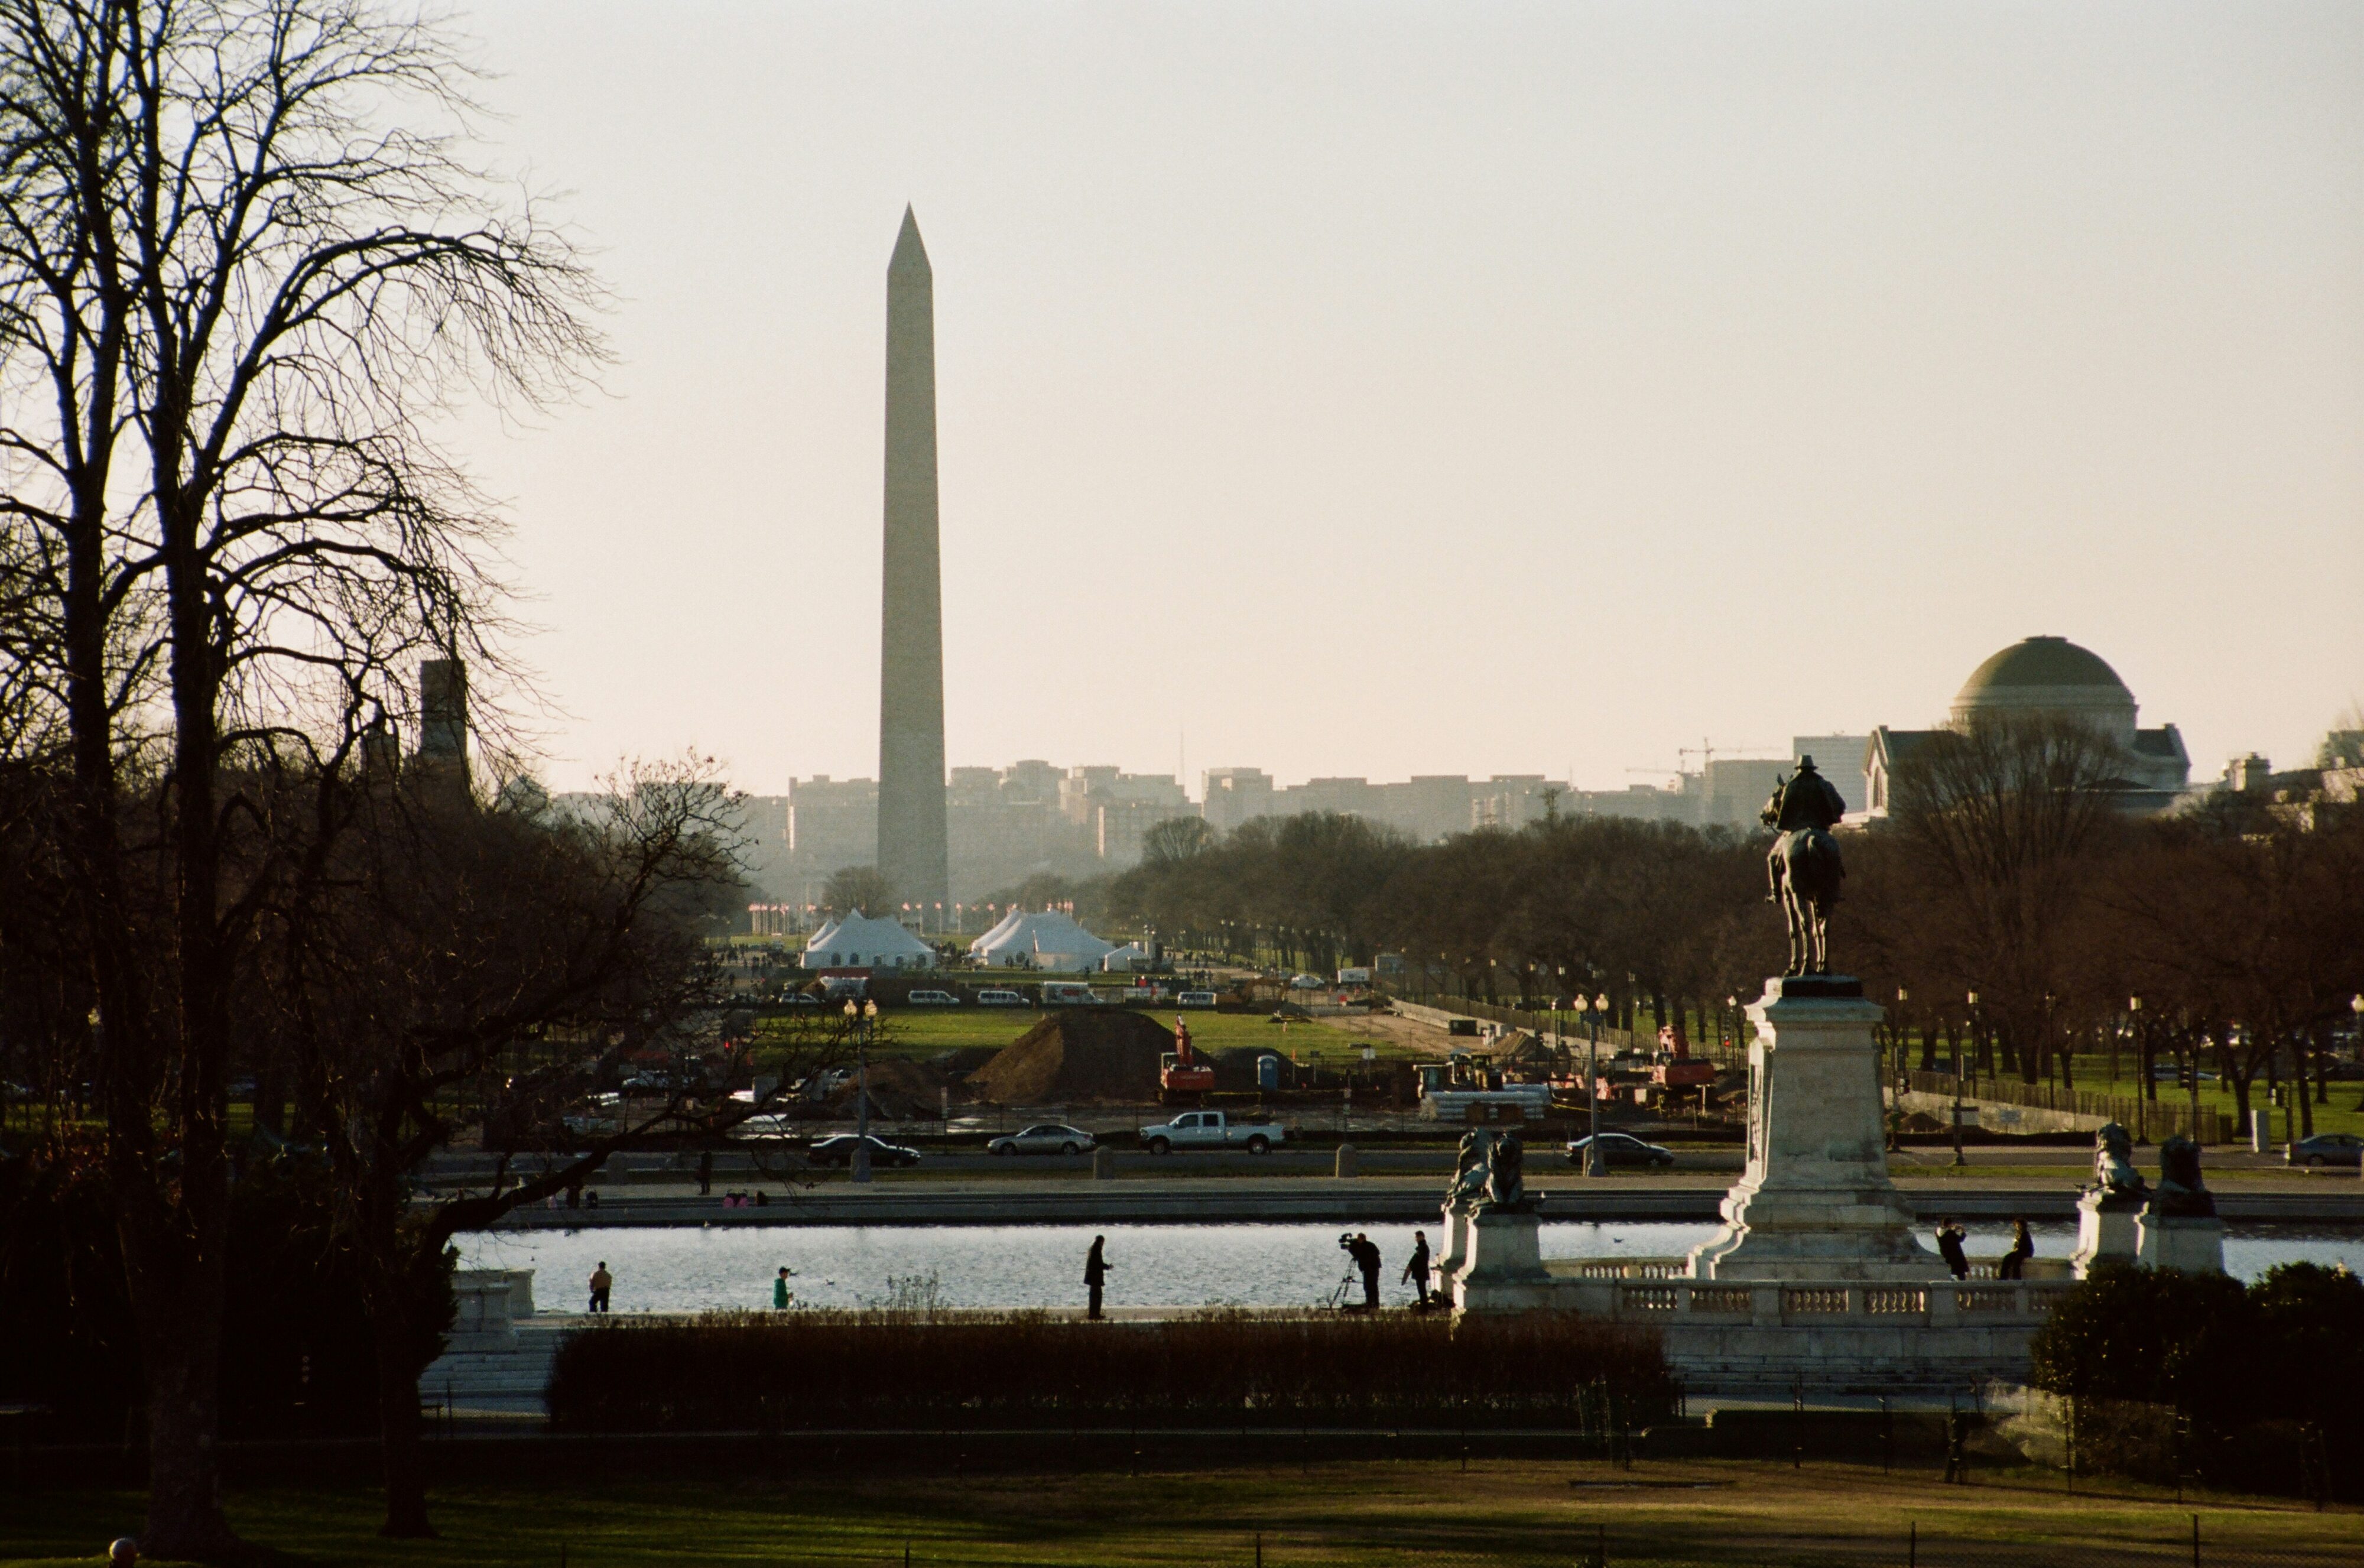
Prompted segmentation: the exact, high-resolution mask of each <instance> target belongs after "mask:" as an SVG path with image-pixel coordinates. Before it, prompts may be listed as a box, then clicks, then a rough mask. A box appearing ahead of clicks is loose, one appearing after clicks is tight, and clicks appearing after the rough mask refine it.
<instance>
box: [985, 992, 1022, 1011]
mask: <svg viewBox="0 0 2364 1568" xmlns="http://www.w3.org/2000/svg"><path fill="white" fill-rule="evenodd" d="M976 1005H977V1006H980V1007H1022V1006H1025V1005H1026V997H1025V995H1023V994H1022V993H1020V992H1017V991H980V992H978V993H977V994H976Z"/></svg>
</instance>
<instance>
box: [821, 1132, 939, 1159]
mask: <svg viewBox="0 0 2364 1568" xmlns="http://www.w3.org/2000/svg"><path fill="white" fill-rule="evenodd" d="M861 1141H862V1140H861V1139H860V1138H858V1137H856V1136H855V1135H854V1134H853V1133H851V1132H833V1133H831V1134H830V1135H829V1136H828V1137H827V1138H822V1139H817V1140H814V1143H813V1146H812V1147H811V1148H809V1149H808V1150H806V1151H805V1162H806V1163H808V1164H811V1165H839V1166H848V1165H852V1164H853V1146H854V1145H855V1144H857V1143H859V1142H861ZM870 1162H871V1163H872V1164H874V1165H887V1166H897V1165H905V1166H908V1165H916V1164H918V1163H919V1162H920V1151H918V1150H916V1149H907V1148H905V1147H904V1146H903V1145H902V1144H899V1143H889V1142H887V1140H885V1139H883V1138H879V1137H876V1136H875V1135H874V1136H873V1137H872V1138H871V1140H870Z"/></svg>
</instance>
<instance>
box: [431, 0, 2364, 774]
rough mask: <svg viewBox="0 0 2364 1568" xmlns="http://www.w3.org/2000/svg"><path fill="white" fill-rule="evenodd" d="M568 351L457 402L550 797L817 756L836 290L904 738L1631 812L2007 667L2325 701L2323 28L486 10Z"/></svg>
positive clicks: (851, 691)
mask: <svg viewBox="0 0 2364 1568" xmlns="http://www.w3.org/2000/svg"><path fill="white" fill-rule="evenodd" d="M458 15H459V17H460V18H461V21H462V24H463V27H464V28H465V30H466V31H467V32H468V33H469V34H471V35H472V36H473V38H474V39H475V40H476V48H475V53H476V56H477V58H479V59H480V60H481V61H483V62H484V63H485V66H486V67H487V68H488V69H489V70H490V71H491V72H494V73H495V79H493V80H491V81H489V82H488V83H485V86H484V88H483V90H482V91H483V95H484V96H485V99H486V100H487V101H488V102H489V103H490V104H491V106H493V107H494V108H495V109H496V110H497V111H498V113H499V116H500V118H499V119H497V120H496V121H495V122H493V123H492V124H490V125H489V126H488V128H487V130H486V142H487V156H488V157H489V158H490V159H491V160H492V161H496V162H498V163H499V164H501V165H502V166H503V167H504V168H507V169H509V170H512V171H515V172H518V174H519V177H520V178H521V179H523V180H524V181H525V182H527V183H530V185H531V186H532V187H533V188H535V189H538V190H541V191H545V192H550V193H554V194H555V200H554V205H553V207H552V210H553V211H554V212H555V213H556V214H557V215H558V216H560V217H563V219H564V220H565V221H566V223H567V224H568V225H570V226H571V228H572V229H573V231H574V234H575V235H576V236H577V238H578V239H580V240H581V241H582V242H583V243H585V245H586V246H587V247H589V248H590V250H592V252H593V257H594V261H595V263H596V265H597V270H598V272H599V275H600V277H601V279H602V281H603V282H604V283H605V284H606V285H607V286H608V289H609V290H610V291H611V292H612V295H613V304H612V306H611V308H610V310H609V311H608V314H607V316H606V317H604V321H603V324H604V326H605V328H606V330H607V332H608V337H609V343H610V347H611V348H612V350H613V351H614V354H615V362H614V363H613V364H612V365H611V366H610V367H609V368H608V370H607V371H606V372H605V373H603V374H602V376H601V383H600V386H599V388H598V389H597V392H596V393H593V394H591V395H586V396H585V398H583V399H582V400H580V401H579V402H577V403H576V404H574V405H573V406H563V407H560V408H557V409H554V410H552V411H550V412H549V413H548V414H546V415H545V416H543V417H540V418H538V419H535V420H533V421H530V422H529V423H526V424H523V425H517V424H503V423H499V422H496V421H494V420H491V419H489V418H473V417H472V418H467V419H465V420H463V423H462V424H461V426H460V427H459V428H458V429H457V430H456V431H455V432H454V441H455V445H456V446H457V448H458V450H460V452H461V453H462V455H463V458H464V459H465V461H466V462H468V463H469V464H470V465H471V467H472V468H473V469H474V472H475V473H477V474H478V475H480V476H481V478H482V479H483V481H484V482H485V485H486V486H487V487H488V488H489V489H490V490H491V491H492V492H494V493H495V494H496V495H500V496H501V497H502V498H503V499H504V501H505V503H506V506H507V515H508V517H509V518H510V520H511V522H512V524H513V526H514V530H515V531H514V535H513V537H512V539H511V540H510V544H509V573H510V576H511V577H512V579H513V580H514V581H515V582H517V583H518V584H519V586H520V588H521V589H522V590H523V591H524V596H523V597H522V599H521V600H520V602H519V605H518V606H517V609H518V613H519V615H520V617H522V618H523V619H524V620H526V621H528V622H530V623H531V625H532V626H533V627H534V628H535V630H534V632H533V634H532V635H531V636H530V637H528V638H526V639H524V640H523V641H522V642H521V643H520V644H519V653H520V654H521V655H522V657H523V659H524V660H525V661H526V662H528V663H529V664H530V666H531V667H532V668H533V669H534V670H535V671H536V672H537V673H538V681H539V690H540V692H541V695H542V696H543V698H544V699H545V700H546V702H547V703H548V705H549V706H548V709H547V711H546V714H545V717H544V718H543V720H542V722H541V744H542V747H543V751H544V753H545V760H544V765H543V769H542V771H543V773H544V776H545V778H546V779H547V780H548V782H550V783H551V784H552V785H553V786H554V787H561V788H574V787H581V786H583V785H584V784H585V783H587V782H588V781H590V780H591V779H592V778H593V777H595V776H596V775H597V774H600V773H604V772H606V771H608V770H609V769H612V768H613V767H614V766H615V765H616V764H617V762H619V760H620V759H623V758H626V757H630V756H660V755H669V754H678V753H680V752H682V751H686V750H692V749H694V750H697V751H700V752H704V753H709V754H712V755H715V756H717V757H719V758H720V759H722V760H723V762H725V764H726V765H727V767H728V768H729V770H730V775H731V777H732V779H733V781H734V782H735V783H736V784H738V785H739V786H740V787H742V788H743V789H747V790H750V791H752V792H754V793H759V794H765V793H777V792H780V791H782V790H785V789H786V787H787V785H788V783H789V781H790V780H791V779H792V778H802V777H808V776H811V775H813V774H818V773H826V774H831V775H834V776H837V777H845V776H849V775H872V774H875V771H876V766H877V712H878V635H879V633H878V604H879V554H880V537H879V535H880V506H881V493H880V492H881V467H882V462H883V459H882V427H883V408H882V402H883V374H884V356H885V315H886V268H887V256H888V253H889V251H890V250H891V249H892V247H893V243H894V239H895V234H896V230H897V227H898V223H899V221H900V219H901V217H902V213H903V209H904V206H905V204H906V203H909V204H910V205H911V206H913V208H914V209H915V210H916V212H917V215H918V218H919V223H920V229H921V232H922V233H923V235H924V236H925V239H926V242H927V245H928V249H929V251H930V255H931V260H932V261H933V264H934V269H935V298H936V345H937V397H938V423H939V439H940V443H941V452H942V458H941V483H942V552H943V608H944V639H945V711H946V732H947V747H946V750H947V755H948V760H949V762H951V763H952V764H953V765H955V766H959V765H970V764H982V765H996V766H998V765H1004V764H1007V763H1009V762H1012V761H1014V760H1017V759H1020V758H1034V757H1039V758H1047V759H1050V760H1051V761H1053V762H1059V763H1062V764H1071V763H1073V764H1080V763H1114V764H1117V765H1119V766H1121V767H1123V768H1125V769H1127V770H1129V771H1133V772H1148V773H1172V772H1174V771H1175V770H1176V766H1177V764H1179V765H1180V766H1181V767H1182V768H1183V770H1184V771H1185V774H1186V777H1187V778H1188V781H1189V784H1190V787H1191V790H1192V793H1193V794H1194V795H1195V794H1196V793H1197V788H1198V776H1199V773H1200V772H1201V770H1203V769H1206V768H1209V767H1223V766H1258V767H1263V768H1265V769H1266V770H1267V771H1269V772H1271V773H1275V774H1276V775H1277V776H1278V777H1280V778H1282V779H1283V780H1285V781H1292V782H1293V781H1296V780H1301V779H1303V778H1306V777H1309V776H1330V775H1362V776H1366V777H1369V778H1372V779H1374V780H1381V779H1395V778H1403V777H1407V776H1409V775H1411V774H1413V773H1469V774H1473V775H1478V776H1484V775H1487V774H1490V773H1545V774H1548V775H1551V776H1554V777H1556V778H1564V779H1565V778H1571V777H1572V778H1573V780H1574V781H1575V782H1576V783H1577V784H1578V785H1579V786H1581V787H1585V788H1621V787H1623V786H1625V785H1626V784H1633V783H1642V782H1647V781H1649V780H1651V779H1653V778H1654V777H1656V775H1655V774H1653V773H1650V772H1648V771H1647V770H1668V769H1673V768H1676V767H1677V766H1678V765H1682V764H1683V763H1684V762H1690V763H1692V764H1694V765H1695V764H1696V761H1697V759H1696V757H1695V756H1693V757H1690V758H1688V759H1687V758H1685V757H1684V756H1683V749H1684V748H1698V747H1700V746H1701V745H1702V744H1703V743H1705V744H1711V745H1712V746H1713V747H1714V748H1715V749H1716V750H1717V751H1719V752H1748V751H1756V752H1758V753H1759V754H1773V753H1776V752H1778V751H1780V750H1781V749H1782V748H1783V747H1784V746H1786V744H1787V742H1788V740H1789V739H1790V737H1791V736H1793V735H1799V734H1815V733H1827V732H1850V733H1853V732H1861V731H1864V730H1867V729H1868V728H1870V727H1871V726H1873V725H1877V724H1890V725H1893V726H1898V727H1904V728H1911V727H1921V726H1925V725H1927V724H1929V723H1932V722H1935V721H1936V720H1939V719H1941V718H1942V717H1943V716H1944V714H1945V711H1946V707H1947V706H1948V705H1949V703H1950V700H1951V698H1952V695H1953V694H1954V692H1955V691H1956V689H1957V687H1958V686H1959V685H1960V684H1961V683H1962V681H1963V680H1964V678H1965V677H1966V676H1967V675H1968V673H1969V672H1970V670H1971V669H1972V668H1974V667H1975V666H1976V665H1977V664H1978V663H1979V661H1980V660H1982V659H1983V658H1984V657H1986V655H1988V654H1989V653H1990V652H1992V651H1994V650H1996V649H1998V648H2000V647H2002V646H2003V645H2004V644H2006V643H2009V642H2013V641H2015V640H2017V639H2020V638H2023V637H2025V636H2028V635H2031V634H2035V633H2049V634H2057V635H2061V636H2066V637H2069V638H2070V639H2073V640H2075V641H2077V642H2080V643H2082V644H2084V645H2085V646H2087V647H2090V648H2091V649H2093V650H2094V651H2097V652H2099V653H2100V654H2102V656H2103V657H2104V658H2105V659H2107V660H2109V661H2110V662H2111V663H2112V664H2113V666H2114V667H2115V668H2116V670H2117V671H2118V673H2119V674H2120V675H2121V676H2122V677H2124V680H2125V681H2126V683H2127V684H2129V685H2130V686H2131V687H2132V688H2133V690H2134V692H2135V696H2136V697H2137V698H2138V699H2139V701H2140V702H2141V705H2142V721H2143V722H2144V723H2145V724H2159V723H2167V722H2172V723H2175V724H2177V725H2179V726H2180V728H2181V729H2182V731H2183V735H2184V738H2185V740H2186V743H2187V744H2188V746H2189V747H2190V749H2191V755H2192V758H2193V763H2194V772H2195V774H2198V775H2203V776H2204V775H2209V774H2213V773H2214V772H2216V771H2217V770H2218V769H2219V768H2221V767H2222V765H2223V762H2224V761H2225V759H2226V758H2227V757H2229V756H2232V755H2235V754H2236V753H2242V752H2247V751H2253V750H2254V751H2263V752H2265V753H2266V754H2267V755H2269V756H2270V757H2271V758H2273V759H2274V760H2275V761H2276V762H2277V763H2279V764H2284V765H2288V764H2292V763H2296V762H2300V761H2303V755H2304V754H2305V753H2307V752H2310V751H2312V749H2313V746H2314V741H2315V740H2316V738H2317V737H2318V736H2319V735H2320V734H2321V733H2322V731H2323V730H2324V729H2325V728H2326V727H2327V726H2328V725H2329V724H2330V723H2331V722H2332V721H2333V720H2334V719H2335V718H2336V717H2337V715H2338V714H2339V713H2340V711H2341V710H2343V709H2345V708H2347V707H2348V706H2350V705H2351V704H2354V703H2355V702H2357V701H2358V699H2359V698H2364V86H2360V85H2359V84H2364V6H2356V5H2354V4H2352V3H2350V0H2339V3H2334V4H2319V5H2318V4H2271V3H2257V4H2242V5H2230V4H2226V5H2212V6H2194V5H2183V4H2173V3H2160V0H2143V3H2140V4H2088V5H2080V6H2054V5H2048V4H2026V5H2008V4H1979V5H1971V4H1953V5H1904V4H1890V5H1868V4H1842V3H1830V4H1805V3H1785V0H1768V3H1767V4H1764V5H1757V6H1731V5H1727V4H1713V5H1686V4H1681V3H1679V0H1647V3H1641V0H1636V3H1633V4H1581V3H1570V0H1556V3H1553V4H1544V5H1529V4H1519V3H1500V4H1490V5H1485V6H1478V5H1444V4H1429V5H1422V6H1404V5H1388V4H1366V3H1355V4H1321V5H1310V4H1288V3H1274V0H1255V3H1253V4H1238V5H1233V4H1222V3H1219V0H1202V3H1194V4H1188V5H1182V4H1175V5H1131V4H1122V3H1100V0H1096V3H1092V4H1075V5H1049V4H1043V5H1028V4H1017V3H1010V4H1000V5H992V6H978V5H962V4H953V3H944V0H940V3H935V4H928V5H901V4H892V3H882V0H861V3H841V4H812V5H797V4H784V3H779V0H761V3H759V0H667V3H666V4H664V5H661V6H659V5H649V4H646V3H645V0H641V3H636V4H620V3H611V0H563V4H562V3H558V0H498V3H497V4H483V5H478V6H463V8H462V9H461V10H460V12H459V13H458Z"/></svg>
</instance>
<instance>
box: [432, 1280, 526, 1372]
mask: <svg viewBox="0 0 2364 1568" xmlns="http://www.w3.org/2000/svg"><path fill="white" fill-rule="evenodd" d="M452 1294H453V1295H454V1296H457V1297H458V1298H459V1307H460V1313H459V1316H458V1317H457V1318H454V1319H452V1331H451V1333H450V1334H448V1335H447V1336H445V1340H446V1343H445V1353H446V1354H450V1355H462V1354H465V1355H500V1354H505V1353H507V1351H514V1350H516V1349H517V1348H518V1333H517V1319H518V1318H520V1317H529V1318H530V1317H531V1316H532V1315H533V1271H532V1270H531V1269H515V1270H512V1269H462V1270H460V1271H459V1272H457V1273H454V1274H453V1275H452ZM519 1307H522V1308H523V1310H522V1311H520V1310H519Z"/></svg>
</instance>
